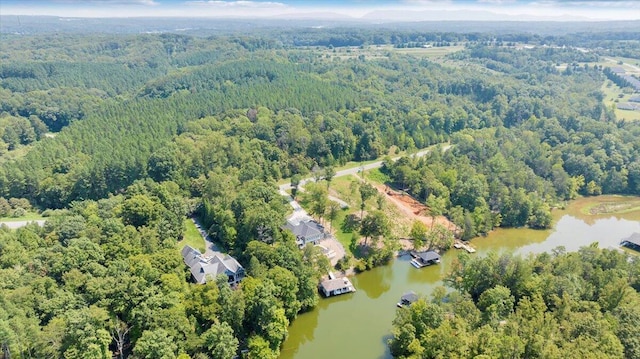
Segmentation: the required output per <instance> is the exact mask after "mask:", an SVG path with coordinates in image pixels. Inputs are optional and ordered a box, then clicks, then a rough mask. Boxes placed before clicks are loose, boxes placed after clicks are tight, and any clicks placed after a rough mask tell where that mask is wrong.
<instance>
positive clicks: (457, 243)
mask: <svg viewBox="0 0 640 359" xmlns="http://www.w3.org/2000/svg"><path fill="white" fill-rule="evenodd" d="M453 248H455V249H464V250H465V251H467V252H469V253H475V252H476V249H475V248H473V247H471V246H470V245H468V244H466V243H463V242H461V241H455V242H454V243H453Z"/></svg>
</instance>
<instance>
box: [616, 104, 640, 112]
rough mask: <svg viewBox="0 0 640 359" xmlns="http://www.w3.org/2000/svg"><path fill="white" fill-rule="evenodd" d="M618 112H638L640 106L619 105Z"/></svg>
mask: <svg viewBox="0 0 640 359" xmlns="http://www.w3.org/2000/svg"><path fill="white" fill-rule="evenodd" d="M616 107H617V108H618V110H628V111H636V110H640V104H637V103H619V104H617V105H616Z"/></svg>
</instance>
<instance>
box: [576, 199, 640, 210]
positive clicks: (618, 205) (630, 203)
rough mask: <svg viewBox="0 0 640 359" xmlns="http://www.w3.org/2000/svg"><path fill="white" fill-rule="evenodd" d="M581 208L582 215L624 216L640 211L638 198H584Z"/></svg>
mask: <svg viewBox="0 0 640 359" xmlns="http://www.w3.org/2000/svg"><path fill="white" fill-rule="evenodd" d="M582 201H583V202H585V204H584V206H583V207H582V208H581V210H580V211H581V212H582V213H584V214H625V213H631V212H637V211H640V197H634V196H597V197H586V198H584V199H583V200H582Z"/></svg>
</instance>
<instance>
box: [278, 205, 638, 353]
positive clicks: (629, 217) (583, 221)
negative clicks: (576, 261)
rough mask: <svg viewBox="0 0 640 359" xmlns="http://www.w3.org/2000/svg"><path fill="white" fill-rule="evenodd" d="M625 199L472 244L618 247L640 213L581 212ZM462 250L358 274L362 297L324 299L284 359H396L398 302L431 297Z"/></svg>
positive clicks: (292, 334)
mask: <svg viewBox="0 0 640 359" xmlns="http://www.w3.org/2000/svg"><path fill="white" fill-rule="evenodd" d="M621 199H622V200H623V199H624V197H611V196H608V197H604V196H603V197H598V198H595V199H594V198H590V199H581V200H578V201H576V202H575V203H572V205H571V206H569V207H568V208H567V209H566V210H562V211H560V210H557V211H554V213H553V214H554V228H553V229H552V230H546V231H539V230H530V229H526V228H525V229H523V228H520V229H499V230H496V231H494V232H492V233H491V234H489V235H488V236H487V237H484V238H476V239H474V240H473V245H474V246H475V247H476V248H477V250H478V252H477V253H476V254H474V255H486V253H488V252H490V251H494V252H498V253H500V252H506V251H509V252H515V253H518V254H521V255H523V256H527V255H528V254H530V253H540V252H544V251H551V250H553V249H554V248H557V247H559V246H564V247H565V248H566V250H567V251H575V250H577V249H579V248H580V247H582V246H587V245H589V244H591V243H593V242H599V246H600V247H601V248H607V247H610V246H613V247H616V248H617V247H618V245H619V242H620V240H621V239H622V238H625V237H628V236H630V235H631V234H632V233H634V232H640V222H639V221H638V220H640V211H636V212H632V213H627V214H624V215H616V216H613V215H590V214H585V213H582V212H581V210H580V208H581V206H583V205H584V203H586V202H587V201H592V202H593V201H594V200H595V201H596V202H598V203H610V202H612V201H613V202H615V201H618V200H621ZM459 253H460V251H456V250H451V251H449V252H447V253H445V254H444V255H443V256H442V263H441V264H440V265H436V266H430V267H426V268H423V269H416V268H414V267H413V266H411V264H410V262H409V259H408V257H401V258H398V259H396V260H395V261H393V262H392V263H390V264H389V265H387V266H385V267H381V268H375V269H373V270H371V271H368V272H365V273H362V274H359V275H357V276H356V277H354V278H353V279H352V282H353V283H354V285H355V287H356V289H357V292H356V293H353V294H346V295H343V296H338V297H333V298H329V299H321V301H320V304H319V305H318V307H317V308H316V309H314V310H313V311H312V312H309V313H305V314H302V315H300V316H299V317H298V319H296V320H295V321H294V323H293V324H292V325H291V327H290V328H289V338H288V339H287V341H286V342H285V344H284V347H283V350H282V355H281V356H280V359H294V358H295V359H315V358H319V359H320V358H326V357H331V358H333V359H341V358H345V359H347V358H349V359H351V358H377V359H388V358H391V354H390V353H389V349H388V348H387V339H388V338H389V335H390V332H389V331H390V329H391V323H392V321H393V318H394V317H395V312H396V307H395V303H396V302H397V301H398V300H399V299H400V296H401V295H402V294H404V293H405V292H407V291H410V290H413V291H415V292H416V293H418V294H419V295H424V296H427V295H430V294H431V292H432V291H433V289H434V288H435V287H436V286H439V285H442V278H443V276H444V275H445V274H446V273H447V272H448V270H449V268H450V266H451V264H452V263H453V261H454V260H455V258H456V257H457V256H458V254H459Z"/></svg>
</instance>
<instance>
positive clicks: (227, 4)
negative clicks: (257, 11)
mask: <svg viewBox="0 0 640 359" xmlns="http://www.w3.org/2000/svg"><path fill="white" fill-rule="evenodd" d="M185 4H187V5H197V6H212V7H221V8H287V7H288V5H287V4H284V3H281V2H271V1H216V0H210V1H187V2H185Z"/></svg>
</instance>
